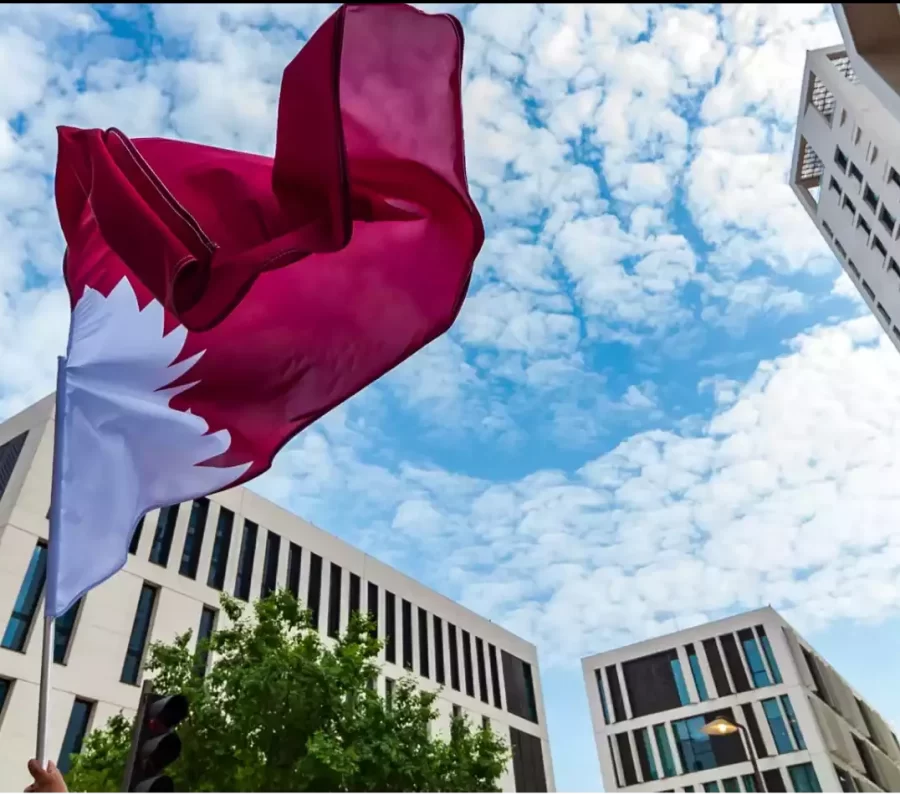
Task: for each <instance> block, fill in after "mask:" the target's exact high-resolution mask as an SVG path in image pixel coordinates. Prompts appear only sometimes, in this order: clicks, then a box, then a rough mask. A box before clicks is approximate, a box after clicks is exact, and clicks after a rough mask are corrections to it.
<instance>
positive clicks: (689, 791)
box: [681, 786, 696, 794]
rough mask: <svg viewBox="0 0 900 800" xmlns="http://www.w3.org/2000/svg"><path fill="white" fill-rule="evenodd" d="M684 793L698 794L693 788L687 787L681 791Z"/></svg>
mask: <svg viewBox="0 0 900 800" xmlns="http://www.w3.org/2000/svg"><path fill="white" fill-rule="evenodd" d="M681 791H682V792H687V793H689V794H696V792H695V791H694V787H693V786H685V787H683V788H682V789H681Z"/></svg>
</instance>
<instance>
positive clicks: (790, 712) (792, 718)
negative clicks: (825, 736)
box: [781, 694, 806, 750]
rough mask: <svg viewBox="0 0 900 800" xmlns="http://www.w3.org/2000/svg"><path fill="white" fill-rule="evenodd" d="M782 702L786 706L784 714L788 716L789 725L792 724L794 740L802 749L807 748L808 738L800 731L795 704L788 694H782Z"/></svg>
mask: <svg viewBox="0 0 900 800" xmlns="http://www.w3.org/2000/svg"><path fill="white" fill-rule="evenodd" d="M781 704H782V705H783V706H784V715H785V716H786V717H787V721H788V725H790V726H791V732H792V733H793V734H794V741H796V742H797V747H798V748H799V749H800V750H806V740H805V739H804V738H803V733H802V732H801V731H800V723H799V722H798V721H797V715H796V714H795V713H794V704H793V703H791V698H790V697H788V696H787V695H786V694H783V695H781Z"/></svg>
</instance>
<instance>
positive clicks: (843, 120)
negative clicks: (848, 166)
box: [725, 108, 847, 791]
mask: <svg viewBox="0 0 900 800" xmlns="http://www.w3.org/2000/svg"><path fill="white" fill-rule="evenodd" d="M846 124H847V109H846V108H842V109H841V121H840V122H839V123H838V127H839V128H843V127H844V125H846ZM725 791H728V790H727V789H726V790H725Z"/></svg>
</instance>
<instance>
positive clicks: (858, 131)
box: [853, 128, 862, 144]
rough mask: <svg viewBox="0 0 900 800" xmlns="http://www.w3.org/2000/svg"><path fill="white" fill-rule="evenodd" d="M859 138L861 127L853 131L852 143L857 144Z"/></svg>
mask: <svg viewBox="0 0 900 800" xmlns="http://www.w3.org/2000/svg"><path fill="white" fill-rule="evenodd" d="M860 139H862V128H857V129H856V130H855V131H854V132H853V144H859V141H860Z"/></svg>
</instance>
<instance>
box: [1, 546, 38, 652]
mask: <svg viewBox="0 0 900 800" xmlns="http://www.w3.org/2000/svg"><path fill="white" fill-rule="evenodd" d="M46 579H47V545H46V544H45V543H44V542H38V543H37V544H36V545H35V546H34V550H32V552H31V560H30V561H29V562H28V569H27V570H25V580H24V581H22V585H21V586H20V587H19V594H18V595H17V596H16V602H15V604H14V605H13V612H12V616H10V618H9V623H8V624H7V626H6V632H5V633H4V634H3V641H2V643H0V644H2V646H3V647H5V648H6V649H7V650H15V651H17V652H19V653H21V652H23V651H24V649H25V644H26V642H27V641H28V634H29V632H30V631H31V623H32V621H33V620H34V614H35V612H36V611H37V607H38V603H39V602H40V599H41V594H42V593H43V591H44V582H45V581H46Z"/></svg>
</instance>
